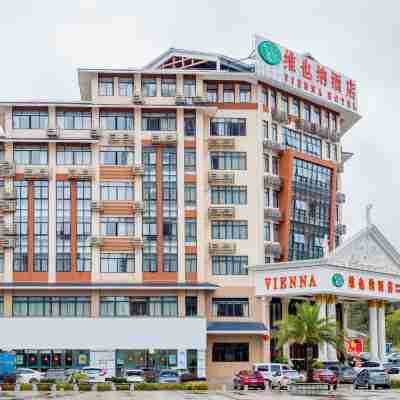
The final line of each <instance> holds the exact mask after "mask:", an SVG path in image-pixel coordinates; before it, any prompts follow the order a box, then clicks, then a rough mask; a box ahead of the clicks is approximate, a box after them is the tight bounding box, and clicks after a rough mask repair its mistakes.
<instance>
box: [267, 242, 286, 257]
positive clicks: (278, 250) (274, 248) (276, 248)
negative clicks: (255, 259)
mask: <svg viewBox="0 0 400 400" xmlns="http://www.w3.org/2000/svg"><path fill="white" fill-rule="evenodd" d="M264 251H265V253H266V254H269V255H272V256H274V257H280V256H281V255H282V247H281V244H280V243H279V242H265V243H264Z"/></svg>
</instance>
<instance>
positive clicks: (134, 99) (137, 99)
mask: <svg viewBox="0 0 400 400" xmlns="http://www.w3.org/2000/svg"><path fill="white" fill-rule="evenodd" d="M132 103H133V104H136V105H142V104H144V100H143V97H142V96H141V95H135V96H133V97H132Z"/></svg>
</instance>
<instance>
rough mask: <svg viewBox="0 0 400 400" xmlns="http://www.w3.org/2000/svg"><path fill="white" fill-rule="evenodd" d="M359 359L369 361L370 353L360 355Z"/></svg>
mask: <svg viewBox="0 0 400 400" xmlns="http://www.w3.org/2000/svg"><path fill="white" fill-rule="evenodd" d="M359 357H360V359H361V361H368V360H369V353H368V352H367V351H365V352H363V353H360V354H359Z"/></svg>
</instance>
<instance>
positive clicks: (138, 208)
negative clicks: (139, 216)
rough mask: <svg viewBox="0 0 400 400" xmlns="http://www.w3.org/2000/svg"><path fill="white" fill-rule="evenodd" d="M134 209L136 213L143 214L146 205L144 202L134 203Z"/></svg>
mask: <svg viewBox="0 0 400 400" xmlns="http://www.w3.org/2000/svg"><path fill="white" fill-rule="evenodd" d="M133 208H134V209H135V211H137V212H143V210H144V204H143V202H142V201H134V202H133Z"/></svg>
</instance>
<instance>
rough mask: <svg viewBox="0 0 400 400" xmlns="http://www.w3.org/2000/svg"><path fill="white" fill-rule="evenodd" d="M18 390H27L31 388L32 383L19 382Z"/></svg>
mask: <svg viewBox="0 0 400 400" xmlns="http://www.w3.org/2000/svg"><path fill="white" fill-rule="evenodd" d="M19 390H21V392H29V391H31V390H33V385H31V384H30V383H21V385H20V386H19Z"/></svg>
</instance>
